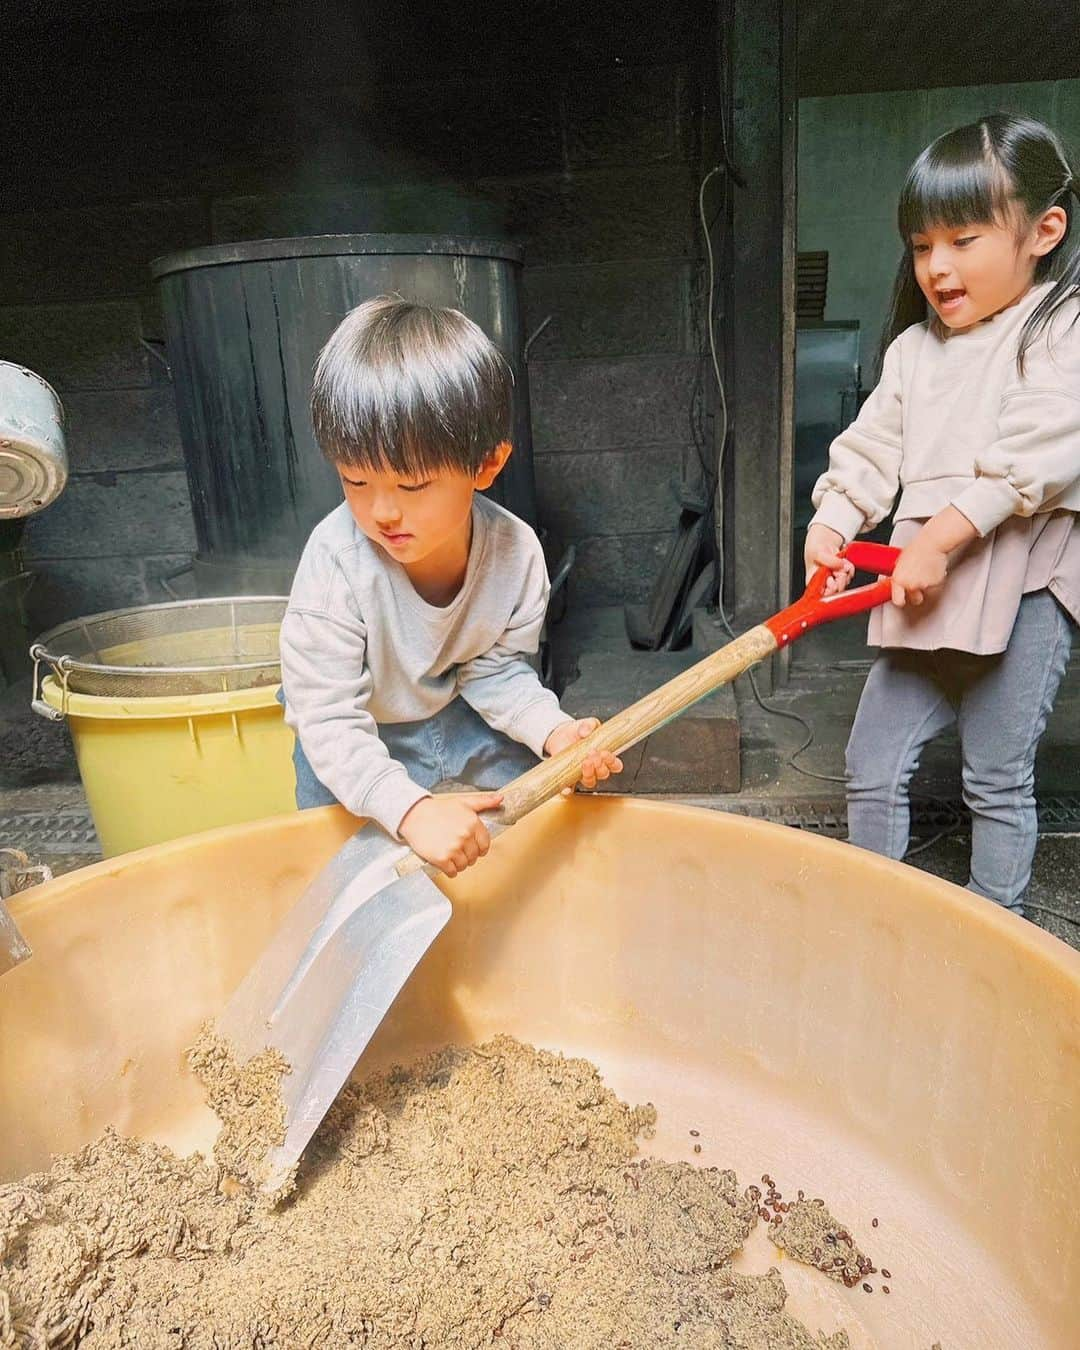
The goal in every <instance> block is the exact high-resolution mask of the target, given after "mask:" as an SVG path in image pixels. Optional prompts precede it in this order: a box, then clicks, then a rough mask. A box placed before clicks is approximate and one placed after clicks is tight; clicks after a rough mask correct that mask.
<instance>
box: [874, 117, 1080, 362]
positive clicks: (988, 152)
mask: <svg viewBox="0 0 1080 1350" xmlns="http://www.w3.org/2000/svg"><path fill="white" fill-rule="evenodd" d="M1078 199H1080V180H1078V178H1077V176H1076V174H1075V173H1074V172H1073V169H1072V166H1071V165H1070V163H1069V158H1068V155H1067V154H1066V152H1065V149H1064V147H1063V146H1062V144H1061V141H1060V140H1059V139H1058V137H1057V136H1056V135H1055V134H1054V132H1053V131H1051V130H1050V128H1049V127H1048V126H1046V125H1044V124H1043V123H1042V122H1037V121H1035V120H1034V119H1033V118H1030V117H1019V116H1015V115H1013V114H1011V113H991V114H990V115H989V116H987V117H982V118H980V119H979V121H978V122H971V123H969V124H968V125H967V126H963V127H957V128H956V130H955V131H950V132H947V133H946V134H945V135H944V136H939V137H938V139H937V140H936V141H934V142H933V143H932V144H931V145H928V146H927V147H926V149H925V150H924V151H923V152H922V154H921V155H920V156H919V158H918V159H917V160H916V161H915V163H914V164H913V165H912V166H911V168H910V169H909V170H908V175H907V178H906V180H905V182H904V186H903V189H902V190H901V193H900V203H899V206H898V207H897V212H896V223H897V225H898V227H899V229H900V238H901V239H902V240H903V242H904V256H903V257H902V258H901V260H900V267H899V269H898V271H897V274H896V281H895V283H894V284H893V294H892V302H891V305H890V309H889V317H888V319H887V321H886V323H885V329H884V331H883V333H882V338H881V350H880V352H879V355H878V370H879V372H880V369H881V365H882V363H883V362H884V360H885V352H886V351H887V350H888V347H889V344H890V343H891V342H892V341H893V339H894V338H897V337H899V336H900V334H901V333H902V332H903V331H904V329H905V328H910V327H911V325H912V324H915V323H922V322H923V321H924V320H925V319H926V318H927V313H928V311H927V305H926V297H925V296H924V295H923V293H922V291H921V290H920V288H919V283H918V282H917V281H916V279H915V264H914V260H913V258H912V252H911V236H912V235H913V234H921V233H923V232H924V231H926V230H927V229H930V228H932V227H933V226H935V225H936V226H945V227H946V228H952V229H956V228H958V227H961V226H963V225H972V224H976V223H979V224H995V223H996V224H1001V223H1003V222H1006V221H1008V220H1010V219H1011V218H1012V212H1013V211H1014V210H1015V209H1016V208H1019V210H1020V211H1021V213H1022V215H1023V217H1024V218H1026V220H1027V221H1033V220H1035V219H1036V218H1037V217H1038V216H1040V215H1041V214H1042V213H1043V212H1044V211H1048V210H1049V209H1050V207H1052V206H1061V207H1063V208H1064V210H1065V215H1066V218H1067V224H1066V228H1065V234H1064V237H1063V238H1062V239H1061V241H1060V242H1059V243H1058V244H1057V246H1056V247H1055V248H1054V249H1052V250H1051V252H1050V253H1048V254H1046V256H1045V257H1042V258H1039V259H1038V262H1037V263H1036V267H1035V280H1036V281H1037V282H1042V281H1053V282H1055V283H1056V284H1055V285H1054V287H1053V289H1052V290H1050V291H1049V292H1048V293H1047V294H1046V296H1045V297H1044V298H1043V299H1042V300H1041V301H1040V302H1039V304H1038V306H1037V307H1036V309H1035V311H1034V313H1032V314H1031V316H1030V317H1029V318H1028V320H1027V322H1026V323H1025V324H1024V328H1023V331H1022V333H1021V335H1020V346H1019V351H1018V353H1017V364H1018V366H1019V368H1020V371H1021V372H1023V369H1024V354H1025V352H1026V351H1027V349H1028V348H1029V347H1030V346H1031V344H1032V342H1034V341H1035V339H1036V338H1037V337H1038V336H1039V334H1040V333H1041V332H1042V331H1043V329H1044V328H1046V326H1047V324H1049V323H1050V321H1051V319H1052V318H1053V317H1054V315H1055V314H1056V313H1057V311H1058V310H1059V309H1060V308H1061V307H1062V305H1064V304H1065V302H1066V301H1067V300H1069V299H1070V297H1072V296H1075V295H1078V294H1080V241H1078V240H1077V238H1076V234H1077V229H1076V214H1077V201H1078Z"/></svg>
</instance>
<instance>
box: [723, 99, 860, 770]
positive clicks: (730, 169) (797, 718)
mask: <svg viewBox="0 0 1080 1350" xmlns="http://www.w3.org/2000/svg"><path fill="white" fill-rule="evenodd" d="M720 129H721V142H722V145H723V156H724V161H725V162H724V163H723V164H716V165H714V166H713V167H712V168H711V169H710V170H709V172H708V173H707V174H706V175H705V177H704V178H703V179H702V180H701V186H700V187H699V188H698V217H699V219H700V221H701V233H702V235H703V237H704V240H705V256H706V260H707V262H708V276H709V281H708V298H707V301H706V311H705V313H706V324H707V328H708V335H709V356H710V358H711V361H712V369H713V378H714V379H715V381H716V390H717V394H718V395H719V398H720V432H719V435H718V437H717V443H718V445H719V447H720V448H719V451H718V453H717V457H716V469H715V482H716V484H717V486H716V489H715V492H714V500H715V502H716V574H717V583H718V585H717V601H716V603H717V612H718V614H719V615H720V622H721V624H723V626H724V629H725V631H726V632H727V634H728V635H729V637H731V638H734V637H735V630H734V629H733V628H732V626H731V622H730V620H729V619H728V616H727V611H726V610H725V609H724V578H725V562H726V560H725V556H724V459H725V455H726V452H727V437H728V427H729V415H728V403H727V391H726V389H725V388H724V378H723V376H722V375H721V373H720V359H719V357H718V356H717V352H716V315H715V303H716V258H715V254H714V252H713V246H712V236H711V234H710V232H709V222H708V218H707V216H706V214H705V189H706V188H707V187H708V185H709V183H710V182H711V181H712V179H713V178H715V177H716V176H717V175H718V174H724V175H729V174H730V176H731V177H732V178H733V179H734V180H735V181H736V182H741V181H742V180H741V179H740V178H739V175H738V174H737V172H736V171H735V169H734V165H732V163H731V159H730V156H729V155H728V149H727V130H726V127H725V125H724V118H723V116H721V119H720ZM720 209H723V206H722V205H721V208H720ZM747 677H748V679H749V681H750V689H751V691H752V693H753V696H754V701H755V702H756V703H757V705H758V707H759V708H760V709H761V710H762V712H764V713H766V714H768V715H770V716H773V717H781V718H784V719H785V720H786V721H789V722H794V723H795V724H796V725H797V726H800V727H802V729H803V731H804V733H805V735H806V739H805V740H804V741H803V743H802V745H800V746H799V748H798V749H797V750H795V751H793V752H792V754H790V755H789V756H788V757H787V760H786V763H787V764H788V765H789V766H790V767H791V768H792V769H794V770H795V771H796V772H797V773H801V774H805V775H806V777H807V778H816V779H818V780H819V781H820V782H823V783H844V782H845V781H846V780H845V779H844V778H843V777H842V776H840V775H837V774H831V773H819V772H818V771H817V770H816V769H808V768H806V766H805V765H803V764H800V763H798V760H799V758H800V757H801V756H802V755H803V754H804V753H805V752H806V751H807V750H809V748H810V746H811V745H813V743H814V728H813V726H812V724H811V723H810V722H808V721H807V719H806V718H805V717H803V716H801V715H800V714H799V713H796V712H791V711H790V709H788V708H778V707H777V706H776V705H775V704H774V703H768V702H766V700H765V699H764V698H763V697H762V695H761V690H760V689H759V688H758V685H757V680H756V679H755V678H754V672H753V671H752V670H751V671H748V672H747Z"/></svg>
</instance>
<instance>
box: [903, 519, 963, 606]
mask: <svg viewBox="0 0 1080 1350" xmlns="http://www.w3.org/2000/svg"><path fill="white" fill-rule="evenodd" d="M948 564H949V555H948V554H947V553H945V552H943V551H942V550H941V549H940V548H938V547H937V545H936V544H935V543H934V542H933V540H932V539H927V538H926V537H925V536H924V534H923V532H922V531H920V532H919V533H918V534H917V535H916V536H915V538H914V539H913V540H912V541H911V543H910V544H908V546H907V548H905V549H903V550H902V552H901V554H900V556H899V558H897V560H896V566H895V567H894V568H893V574H892V602H893V604H894V605H897V606H898V607H899V608H900V609H903V608H904V606H905V605H921V604H922V602H923V601H924V600H925V599H926V596H927V593H928V592H930V591H936V590H937V589H938V587H939V586H944V584H945V576H946V572H947V570H948Z"/></svg>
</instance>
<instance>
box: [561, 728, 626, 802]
mask: <svg viewBox="0 0 1080 1350" xmlns="http://www.w3.org/2000/svg"><path fill="white" fill-rule="evenodd" d="M599 725H600V720H599V718H596V717H582V718H580V719H579V720H578V721H577V722H564V723H563V724H562V726H561V727H556V728H555V730H554V731H553V732H552V733H551V735H550V736H549V737H548V738H547V740H546V741H545V742H544V754H545V755H557V754H559V753H560V752H561V751H563V750H567V749H569V747H570V746H572V745H575V744H576V743H577V742H578V741H583V740H585V738H586V737H587V736H591V735H592V734H593V732H594V731H595V730H596V728H597V727H598V726H599ZM613 773H622V760H621V759H620V758H619V757H618V755H614V754H612V752H611V751H610V750H594V751H592V753H591V754H590V755H589V756H588V757H587V758H586V759H585V761H584V762H583V763H582V765H581V786H582V787H584V788H588V789H589V790H590V791H591V790H592V789H593V788H594V787H596V785H597V783H602V782H603V781H604V779H605V778H610V777H611V775H612V774H613ZM572 791H573V788H563V795H564V796H566V795H568V794H569V793H570V792H572Z"/></svg>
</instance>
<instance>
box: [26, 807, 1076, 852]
mask: <svg viewBox="0 0 1080 1350" xmlns="http://www.w3.org/2000/svg"><path fill="white" fill-rule="evenodd" d="M695 801H696V802H698V803H700V804H701V805H703V806H704V805H709V806H712V807H715V808H716V809H719V810H722V811H729V812H731V813H732V814H734V815H739V816H751V817H753V818H754V819H757V820H768V821H772V822H773V823H774V824H777V825H787V826H789V827H790V828H792V829H796V830H810V831H811V832H812V833H814V834H823V835H827V836H829V837H830V838H834V839H842V838H844V837H845V836H846V835H847V808H846V806H845V803H844V799H843V798H842V797H836V798H830V799H828V800H816V801H798V802H780V801H772V800H768V799H766V798H761V797H747V798H735V797H732V798H726V799H713V800H711V801H710V800H709V799H707V798H696V799H695ZM967 829H968V811H967V807H965V806H964V804H963V802H962V801H959V800H955V801H953V800H949V799H946V798H941V797H922V798H916V799H915V801H914V803H913V810H912V834H913V835H914V836H916V837H917V838H925V837H926V836H927V835H934V834H958V833H963V832H966V831H967ZM1039 833H1040V834H1076V833H1080V796H1077V797H1044V798H1043V799H1042V801H1040V802H1039ZM0 847H6V848H21V849H24V850H25V851H26V852H27V853H29V854H31V855H32V856H35V857H38V858H43V859H46V860H47V859H48V858H50V857H58V856H63V855H71V854H80V855H86V856H87V857H90V856H100V854H101V846H100V844H99V843H98V839H97V834H96V833H95V830H94V823H93V821H92V820H91V819H90V813H89V812H88V811H86V810H80V809H78V808H73V809H65V810H56V811H42V810H18V811H0Z"/></svg>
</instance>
